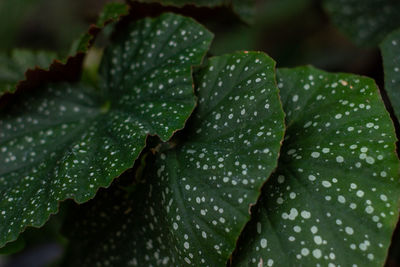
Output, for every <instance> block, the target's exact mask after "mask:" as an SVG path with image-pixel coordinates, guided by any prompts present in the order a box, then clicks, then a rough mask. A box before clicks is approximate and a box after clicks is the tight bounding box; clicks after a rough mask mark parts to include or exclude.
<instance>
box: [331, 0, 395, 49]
mask: <svg viewBox="0 0 400 267" xmlns="http://www.w3.org/2000/svg"><path fill="white" fill-rule="evenodd" d="M323 4H324V7H325V10H326V11H327V12H328V13H329V15H330V16H331V19H332V21H333V23H334V24H336V25H337V27H338V28H339V29H340V30H341V31H342V32H343V33H345V34H346V35H347V36H349V37H350V38H351V40H352V41H353V42H355V43H356V44H358V45H363V46H376V45H378V44H379V43H380V42H381V41H382V39H383V38H384V37H385V36H386V35H387V34H388V33H389V32H391V31H393V30H394V29H396V28H398V27H400V20H399V19H398V17H397V16H398V14H399V12H400V1H392V0H324V2H323Z"/></svg>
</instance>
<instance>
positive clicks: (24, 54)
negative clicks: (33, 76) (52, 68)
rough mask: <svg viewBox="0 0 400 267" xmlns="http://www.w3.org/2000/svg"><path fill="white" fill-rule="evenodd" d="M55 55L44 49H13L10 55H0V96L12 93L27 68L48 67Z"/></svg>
mask: <svg viewBox="0 0 400 267" xmlns="http://www.w3.org/2000/svg"><path fill="white" fill-rule="evenodd" d="M55 57H56V54H55V53H52V52H46V51H37V52H33V51H29V50H19V49H17V50H14V51H12V53H11V55H10V56H7V55H5V54H3V55H0V96H1V95H3V94H5V93H13V92H14V91H15V89H16V87H17V84H18V82H19V81H22V80H24V79H25V72H26V71H27V70H28V69H35V68H36V67H38V68H45V67H48V66H49V65H50V64H51V62H52V60H53V59H54V58H55Z"/></svg>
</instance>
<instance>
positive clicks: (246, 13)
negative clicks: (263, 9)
mask: <svg viewBox="0 0 400 267" xmlns="http://www.w3.org/2000/svg"><path fill="white" fill-rule="evenodd" d="M133 1H138V2H143V3H154V2H157V3H160V4H162V5H171V6H178V7H182V6H185V5H195V6H199V7H218V6H229V7H232V9H233V11H234V12H235V13H236V14H238V15H239V16H240V17H241V18H242V19H243V20H244V21H246V22H248V23H252V22H254V16H255V8H254V6H255V0H133Z"/></svg>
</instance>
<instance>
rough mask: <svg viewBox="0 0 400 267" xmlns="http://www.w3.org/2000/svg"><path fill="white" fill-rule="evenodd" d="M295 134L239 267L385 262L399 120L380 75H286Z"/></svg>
mask: <svg viewBox="0 0 400 267" xmlns="http://www.w3.org/2000/svg"><path fill="white" fill-rule="evenodd" d="M278 86H279V87H280V89H281V97H282V102H283V105H284V110H285V111H286V114H287V117H286V123H287V127H288V128H287V132H286V137H285V141H284V144H283V149H282V152H281V156H280V159H279V163H278V170H277V171H276V173H275V174H274V175H273V176H272V177H271V179H270V180H269V181H268V182H267V184H266V186H265V187H264V188H263V193H262V197H261V198H260V200H259V202H258V203H257V206H256V208H255V209H253V212H254V214H253V216H252V220H251V222H250V223H249V224H248V225H247V226H246V229H245V230H244V232H243V233H242V236H241V240H240V241H239V245H238V251H236V254H235V257H234V259H233V262H234V266H247V265H256V264H258V266H300V265H302V266H382V265H383V264H384V261H385V257H386V253H387V249H388V247H389V244H390V240H391V235H392V232H393V230H394V227H395V225H396V222H397V218H398V208H399V206H398V200H399V196H400V185H399V162H398V159H397V156H396V153H395V141H396V138H395V133H394V128H393V125H392V122H391V120H390V117H389V115H388V113H387V112H386V110H385V107H384V105H383V103H382V100H381V98H380V96H379V93H378V89H377V87H376V85H375V83H374V81H373V80H371V79H368V78H364V77H360V76H355V75H350V74H330V73H326V72H324V71H320V70H317V69H314V68H312V67H301V68H296V69H282V70H279V71H278Z"/></svg>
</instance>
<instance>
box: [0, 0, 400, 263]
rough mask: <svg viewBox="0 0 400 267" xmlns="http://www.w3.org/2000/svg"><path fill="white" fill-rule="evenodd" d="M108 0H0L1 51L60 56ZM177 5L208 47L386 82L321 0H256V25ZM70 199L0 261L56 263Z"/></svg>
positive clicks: (93, 57)
mask: <svg viewBox="0 0 400 267" xmlns="http://www.w3.org/2000/svg"><path fill="white" fill-rule="evenodd" d="M106 2H109V1H107V0H0V25H1V27H0V40H1V41H0V54H3V55H4V54H5V55H9V54H10V53H11V51H12V49H15V48H24V49H29V50H46V51H52V52H55V53H56V54H57V55H58V57H59V58H64V57H65V56H66V55H68V52H69V51H70V48H71V45H72V43H73V41H74V40H76V39H78V38H79V36H80V35H81V34H83V33H85V32H86V31H87V29H88V27H89V25H90V24H91V23H94V22H95V21H96V19H97V16H98V14H99V13H100V11H101V10H102V7H103V5H104V4H105V3H106ZM114 2H115V1H114ZM121 2H122V1H121ZM155 9H159V6H157V5H144V4H140V5H139V4H136V5H133V6H132V8H131V13H132V15H131V16H132V17H133V18H134V17H142V16H146V15H147V14H153V13H154V10H155ZM173 10H174V11H176V10H178V9H173ZM179 12H183V13H185V14H189V15H191V16H194V17H195V18H196V19H198V20H199V21H200V22H201V23H203V24H205V25H206V26H207V27H208V28H209V29H210V30H211V31H212V32H214V34H215V40H214V43H213V45H212V48H211V50H210V55H221V54H224V53H228V52H233V51H236V50H260V51H264V52H266V53H268V54H269V55H270V56H271V57H272V58H274V59H275V61H276V62H277V66H278V67H294V66H298V65H306V64H311V65H314V66H315V67H318V68H321V69H324V70H327V71H334V72H351V73H356V74H361V75H366V76H369V77H372V78H374V79H375V80H376V82H377V84H378V85H379V87H380V88H382V86H383V70H382V62H381V56H380V53H379V50H378V49H377V48H360V47H357V46H356V45H354V44H353V43H351V42H350V40H349V39H348V38H347V37H345V36H344V35H342V34H341V33H340V32H339V31H338V30H337V28H336V27H335V26H334V25H333V24H332V23H331V21H330V19H329V17H328V15H327V14H326V12H325V11H324V10H323V8H322V5H321V3H320V1H318V0H259V1H257V3H256V16H255V23H254V24H253V25H247V24H245V23H244V22H242V21H241V20H240V19H239V18H238V17H237V16H236V15H235V14H233V12H232V11H230V10H229V9H228V8H216V9H206V8H201V9H194V8H190V7H189V8H185V9H182V10H179ZM106 32H107V31H106ZM104 44H105V42H104V38H103V39H102V38H100V39H99V41H98V42H96V44H95V48H94V49H93V50H92V51H91V52H90V53H89V54H90V56H89V57H88V58H87V60H86V61H85V63H86V65H87V68H88V69H96V64H98V62H99V60H100V58H101V51H102V50H101V49H102V47H103V46H104ZM92 65H93V66H92ZM74 205H75V204H74V203H73V202H72V201H66V202H64V203H62V204H61V207H60V213H59V214H58V215H56V216H52V218H51V219H50V221H49V222H48V223H47V224H46V225H45V227H43V228H41V229H28V230H27V231H25V232H24V233H23V234H22V235H21V237H20V238H19V239H18V240H17V241H16V242H13V243H11V244H9V245H8V246H6V247H5V248H2V249H0V253H1V254H0V266H1V267H3V266H4V267H17V266H18V267H23V266H29V267H35V266H37V267H39V266H53V265H55V264H56V262H57V259H59V258H60V257H61V256H62V253H63V245H65V244H66V242H67V241H66V240H65V239H64V238H63V237H62V236H61V235H60V234H59V229H60V227H61V224H62V221H63V218H64V217H65V216H67V214H68V210H71V209H72V210H73V208H74ZM399 239H400V233H399V231H397V232H396V234H395V236H394V240H395V241H397V242H394V244H393V245H392V248H391V251H390V255H389V258H388V261H387V263H386V266H388V267H392V266H400V242H399Z"/></svg>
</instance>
